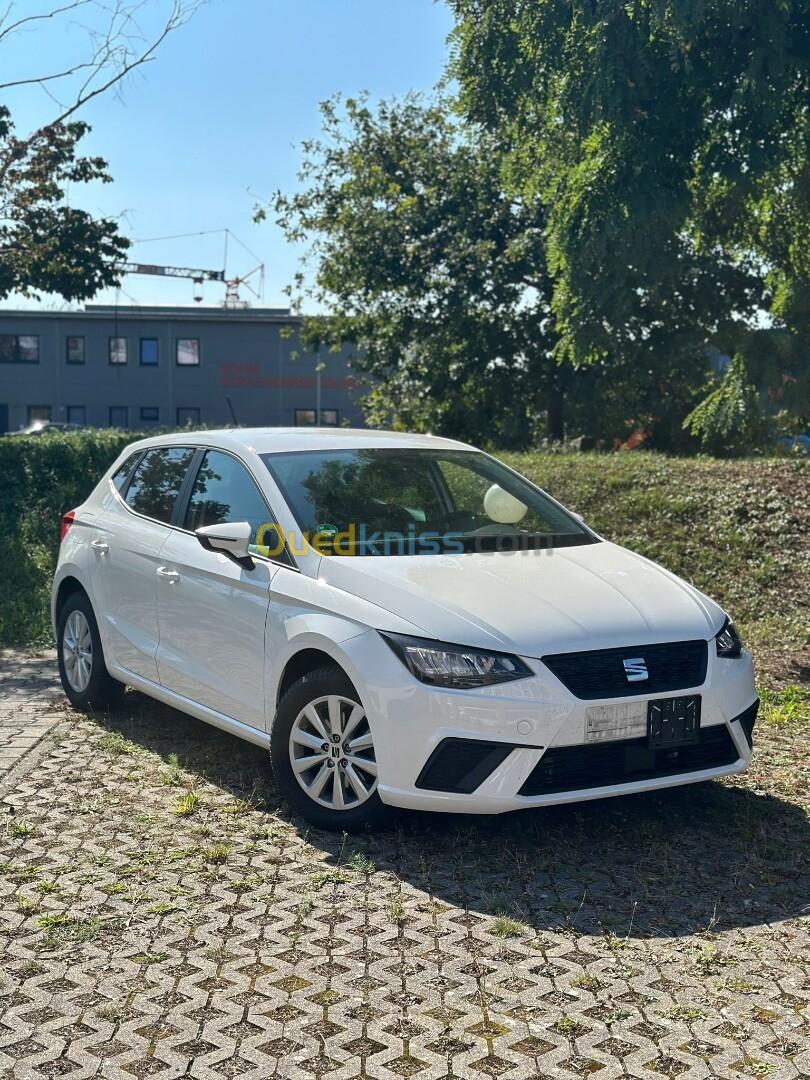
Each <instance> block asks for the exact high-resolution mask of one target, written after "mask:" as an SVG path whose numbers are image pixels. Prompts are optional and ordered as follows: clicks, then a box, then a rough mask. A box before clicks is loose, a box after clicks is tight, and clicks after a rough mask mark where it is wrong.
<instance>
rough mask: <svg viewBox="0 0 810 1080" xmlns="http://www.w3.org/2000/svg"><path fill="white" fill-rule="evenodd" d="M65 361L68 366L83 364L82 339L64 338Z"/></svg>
mask: <svg viewBox="0 0 810 1080" xmlns="http://www.w3.org/2000/svg"><path fill="white" fill-rule="evenodd" d="M65 359H66V360H67V362H68V363H69V364H83V363H84V338H83V337H69V338H65Z"/></svg>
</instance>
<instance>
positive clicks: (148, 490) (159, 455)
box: [125, 446, 194, 524]
mask: <svg viewBox="0 0 810 1080" xmlns="http://www.w3.org/2000/svg"><path fill="white" fill-rule="evenodd" d="M193 456H194V449H193V447H189V446H171V447H160V448H158V449H154V450H148V451H147V452H146V454H145V455H144V457H143V459H142V460H141V462H140V463H139V464H138V466H137V468H136V469H135V472H134V473H133V475H132V480H131V481H130V483H129V487H128V488H127V493H126V497H125V498H126V503H127V506H129V507H130V508H131V509H132V510H134V511H135V513H137V514H143V515H144V516H145V517H150V518H154V519H155V520H156V521H164V522H166V524H168V523H169V522H170V521H171V519H172V513H173V512H174V504H175V503H176V502H177V496H178V495H179V494H180V488H181V487H182V486H183V481H184V480H185V478H186V472H187V471H188V467H189V465H190V464H191V459H192V457H193Z"/></svg>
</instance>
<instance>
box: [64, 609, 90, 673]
mask: <svg viewBox="0 0 810 1080" xmlns="http://www.w3.org/2000/svg"><path fill="white" fill-rule="evenodd" d="M62 661H63V663H64V666H65V676H66V678H67V681H68V682H69V683H70V687H71V689H72V690H74V691H75V692H76V693H77V694H83V693H84V691H85V690H86V689H87V687H88V685H89V683H90V676H91V675H92V673H93V638H92V635H91V633H90V624H89V623H88V621H87V617H86V616H85V614H84V612H82V611H71V613H70V615H68V617H67V622H66V623H65V629H64V632H63V634H62Z"/></svg>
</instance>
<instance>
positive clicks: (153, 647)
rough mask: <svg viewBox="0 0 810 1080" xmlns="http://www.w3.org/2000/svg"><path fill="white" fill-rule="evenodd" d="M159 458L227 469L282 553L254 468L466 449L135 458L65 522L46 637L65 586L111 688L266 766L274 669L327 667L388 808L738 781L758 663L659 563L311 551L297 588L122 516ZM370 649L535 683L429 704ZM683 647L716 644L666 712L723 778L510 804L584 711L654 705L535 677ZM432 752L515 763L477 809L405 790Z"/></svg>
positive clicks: (572, 738)
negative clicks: (306, 456) (695, 702)
mask: <svg viewBox="0 0 810 1080" xmlns="http://www.w3.org/2000/svg"><path fill="white" fill-rule="evenodd" d="M154 446H193V447H204V448H217V449H221V450H223V451H226V452H228V453H231V454H233V455H235V456H236V457H237V458H238V459H239V460H240V461H241V462H242V463H243V464H244V465H245V467H246V468H247V470H248V471H249V472H250V474H251V475H252V477H253V479H254V481H255V483H256V485H257V486H258V488H259V489H260V491H261V492H262V494H263V496H264V497H265V499H266V501H267V503H268V505H269V507H270V508H271V510H272V512H273V514H274V515H275V518H276V520H277V521H278V523H279V525H280V526H281V527H282V528H283V529H284V530H285V532H289V533H294V532H296V531H297V529H298V525H297V522H296V520H295V517H294V515H293V513H292V511H291V509H290V507H289V506H288V505H287V503H286V502H285V500H284V498H283V497H282V493H281V491H280V490H279V489H278V487H277V485H276V483H275V481H274V479H273V477H272V475H271V474H270V472H269V471H268V469H267V468H266V467H265V465H264V463H263V461H262V460H261V457H260V456H259V455H261V454H267V453H279V452H288V451H290V452H293V451H297V450H311V449H318V450H320V449H341V448H351V449H354V448H358V447H402V448H419V447H422V448H439V447H441V448H446V449H454V450H471V449H472V448H470V447H466V446H465V445H464V444H462V443H457V442H454V441H452V440H446V439H437V438H434V437H431V436H418V435H401V434H394V433H388V432H368V431H350V430H345V429H339V430H328V431H324V430H318V429H300V428H297V429H233V430H224V431H207V432H196V433H188V434H186V433H183V434H182V435H177V434H175V435H164V436H158V437H156V438H152V439H147V440H143V441H141V442H139V443H134V444H133V445H132V446H130V447H129V448H128V449H127V450H126V451H125V453H124V454H122V455H121V457H120V458H119V459H118V461H116V462H115V463H114V464H113V466H112V467H111V469H110V470H109V471H108V473H107V474H106V475H105V477H104V478H102V480H101V481H100V483H99V484H98V486H97V487H96V489H95V490H94V492H93V493H92V495H91V496H90V497H89V498H88V500H87V501H86V502H85V503H84V504H82V505H81V506H80V507H77V508H76V510H75V521H74V524H73V526H72V527H71V529H70V531H69V532H68V535H67V537H66V539H65V541H64V542H63V544H62V546H61V550H60V557H59V563H58V567H57V570H56V575H55V578H54V585H53V601H52V603H53V618H54V626H56V621H57V604H58V599H59V596H60V595H61V594H60V587H61V586H62V585H63V583H64V582H65V581H66V579H72V580H74V581H76V582H78V583H79V584H80V585H81V587H82V588H83V589H84V590H85V591H86V592H87V594H88V596H89V598H90V601H91V603H92V605H93V608H94V611H95V612H96V615H97V621H98V624H99V632H100V634H101V639H102V643H103V647H104V652H105V657H106V661H107V667H108V669H109V671H110V674H112V675H113V676H114V677H115V678H117V679H119V680H121V681H123V682H126V683H127V684H129V685H132V686H134V687H136V688H137V689H139V690H141V691H143V692H144V693H147V694H149V695H151V696H153V697H155V698H157V699H158V700H161V701H163V702H166V703H167V704H170V705H173V706H175V707H176V708H179V709H182V710H184V711H186V712H188V713H189V714H191V715H193V716H196V717H198V718H199V719H201V720H205V721H207V722H209V723H212V724H214V725H216V726H218V727H221V728H223V729H225V730H229V731H231V732H233V733H235V734H237V735H239V736H241V737H243V738H246V739H248V740H250V741H252V742H255V743H257V744H259V745H263V746H267V745H269V740H270V731H271V728H272V725H273V720H274V717H275V712H276V705H277V700H278V687H279V684H280V681H281V679H282V677H283V673H284V670H285V667H286V665H287V664H288V663H289V662H290V661H291V660H292V659H293V658H294V657H295V656H296V655H297V654H299V653H300V652H302V651H303V650H305V649H317V650H320V651H321V652H324V653H327V654H328V655H329V656H331V657H332V658H333V659H334V660H335V662H337V663H338V664H339V665H340V666H341V667H342V668H343V669H344V670H345V671H346V673H347V674H348V675H349V677H350V679H351V680H352V682H353V683H354V686H355V688H356V690H357V692H358V695H359V697H360V700H361V702H362V704H363V706H364V707H365V710H366V713H367V715H368V718H369V723H370V726H371V728H372V732H373V736H374V744H375V750H376V755H377V763H378V767H379V786H378V790H379V794H380V797H381V799H382V800H383V802H386V803H390V804H392V805H397V806H407V807H413V808H422V809H428V810H447V811H457V812H466V813H497V812H503V811H507V810H512V809H516V808H523V807H527V806H536V805H543V804H552V803H558V802H570V801H576V800H581V799H592V798H599V797H602V796H605V795H615V794H621V793H623V792H627V791H643V790H648V789H650V788H660V787H666V786H672V785H677V784H684V783H690V782H693V781H695V780H703V779H706V778H709V777H712V776H721V775H727V774H730V773H735V772H740V771H742V770H743V769H744V768H745V767H746V766H747V764H748V761H749V760H750V755H751V751H750V746H749V744H748V741H747V739H746V737H745V735H744V734H743V732H742V729H741V726H740V724H739V723H738V722H736V720H735V718H736V717H739V716H740V714H742V713H743V712H745V710H746V709H748V708H749V707H751V706H752V704H753V703H754V702H755V701H756V690H755V685H754V677H753V666H752V661H751V657H750V655H749V654H748V653H746V652H743V654H742V655H741V656H740V657H739V658H735V659H725V658H719V657H718V656H717V655H716V654H715V650H714V648H713V639H714V637H715V635H716V634H717V633H718V632H719V631H720V630H721V628H722V626H723V624H724V622H725V620H726V616H725V614H724V612H723V611H722V609H721V608H720V607H719V606H718V605H717V604H715V603H714V602H713V601H712V600H710V599H709V598H708V597H706V596H704V595H703V594H702V593H701V592H700V591H699V590H697V589H695V588H694V587H692V586H691V585H689V584H688V583H686V582H684V581H682V580H680V579H679V578H677V577H676V576H675V575H673V574H671V573H669V572H668V571H666V570H665V569H663V568H661V567H659V566H657V565H656V564H654V563H653V562H651V561H649V560H647V559H645V558H642V557H641V556H639V555H636V554H634V553H633V552H630V551H628V550H626V549H624V548H621V547H619V546H617V545H615V544H612V543H610V542H607V541H602V542H599V543H593V544H589V545H586V546H582V547H564V548H555V549H552V550H550V551H547V550H531V551H527V552H520V553H513V554H510V553H496V552H480V553H469V554H459V555H449V554H445V555H420V556H417V557H397V556H389V557H379V558H370V557H365V558H340V557H329V556H323V555H321V554H319V553H318V552H317V551H316V550H314V549H313V548H311V547H309V546H308V545H307V544H305V543H304V544H302V545H301V546H300V547H299V548H297V549H296V550H295V567H294V568H293V567H290V566H288V565H282V564H281V563H280V562H278V561H274V560H270V559H261V558H257V559H256V561H255V566H254V568H253V569H252V570H248V569H246V568H244V567H240V566H237V565H236V564H235V563H234V562H233V561H232V560H230V559H228V558H226V557H225V556H224V555H222V554H219V553H217V552H214V551H208V550H205V549H204V548H203V547H202V546H201V545H200V543H199V542H198V540H197V538H196V537H195V536H194V534H193V533H190V532H187V531H185V530H183V529H181V528H178V527H175V526H170V525H167V524H163V523H159V522H155V521H153V520H151V519H147V518H144V517H142V516H140V515H138V514H136V513H134V512H133V511H132V510H130V509H129V508H128V507H127V506H126V505H125V503H124V502H123V501H122V500H121V498H120V496H119V495H118V493H117V491H115V489H114V488H113V485H112V484H111V482H110V477H111V476H112V475H113V474H114V473H115V471H116V469H117V468H118V467H119V466H120V464H121V463H122V462H123V461H124V459H125V458H126V457H127V455H129V454H131V453H132V452H133V451H134V450H138V449H146V448H151V447H154ZM380 632H388V633H398V634H407V635H412V636H416V637H421V638H430V639H435V640H438V641H442V642H447V643H454V644H459V645H464V646H467V647H476V648H480V649H491V650H497V651H502V652H508V653H513V654H516V655H517V656H519V657H521V658H522V660H523V661H524V663H525V664H526V665H528V667H529V669H530V670H531V672H532V675H531V677H529V678H523V679H520V680H518V681H515V682H512V683H506V684H502V685H497V686H488V687H481V688H479V689H475V690H455V689H442V688H437V687H433V686H428V685H425V684H424V683H422V682H420V681H419V680H417V679H416V678H415V677H414V676H413V675H412V674H411V673H410V672H409V671H408V670H407V668H406V667H405V665H404V664H403V662H402V661H401V660H400V659H399V657H398V656H396V655H395V653H394V652H393V651H392V649H391V648H390V647H389V645H388V644H387V643H386V641H385V640H384V639H383V637H382V636H381V633H380ZM693 639H702V640H705V641H706V642H708V644H709V649H708V668H707V673H706V678H705V681H704V682H703V683H702V684H701V685H700V686H696V687H693V688H685V689H678V690H677V691H676V692H675V693H677V694H678V695H686V694H690V693H699V694H700V695H701V697H702V720H701V727H702V728H705V729H709V728H719V727H720V726H721V725H722V726H724V727H725V728H726V729H727V730H728V732H729V735H730V737H731V739H732V741H733V744H734V746H735V747H736V749H737V751H738V757H737V759H736V760H735V761H733V762H731V763H730V764H726V765H723V766H721V767H715V768H712V769H698V770H696V771H693V772H688V773H677V774H674V775H666V776H659V777H655V778H653V779H643V780H635V781H633V782H630V783H621V784H613V785H608V786H598V785H597V786H593V785H592V786H589V787H587V788H583V789H579V790H566V791H563V792H556V793H550V794H543V795H538V796H523V795H520V794H518V792H519V790H520V788H521V786H522V784H523V783H524V781H525V780H526V779H527V777H528V776H529V774H530V773H531V772H532V769H533V768H534V767H535V765H537V763H538V762H539V761H540V760H541V759H542V758H543V755H544V753H545V752H546V751H547V750H548V749H549V748H555V747H565V746H578V745H583V744H584V743H585V740H586V730H587V729H588V724H589V720H588V716H589V712H588V711H589V710H590V709H593V708H595V707H597V706H602V705H604V706H607V707H608V708H609V709H613V708H617V707H620V706H622V705H627V704H637V703H638V702H639V701H640V700H641V701H642V702H643V703H646V700H647V699H646V698H643V699H639V697H638V696H631V695H629V694H628V695H627V696H626V697H611V698H608V699H604V700H602V699H599V700H590V699H589V700H583V699H580V698H578V697H576V696H575V695H574V694H573V693H572V692H571V691H569V690H568V689H567V688H566V686H565V685H564V684H563V683H562V682H561V681H560V680H559V679H558V678H557V677H556V676H555V675H554V674H553V673H552V672H551V671H550V670H549V669H548V668H547V667H546V666H545V665H544V664H543V662H542V660H541V657H543V656H544V655H547V654H550V653H565V652H578V651H581V650H599V649H608V648H614V647H627V648H628V649H630V652H629V653H628V655H630V656H634V655H635V652H633V649H635V648H637V647H642V648H643V647H644V646H645V645H648V644H652V643H673V642H679V641H688V640H693ZM671 696H673V692H672V691H670V693H669V694H667V693H665V692H664V693H660V694H657V695H656V694H651V695H650V699H651V700H654V699H655V698H656V697H659V698H667V697H671ZM592 715H593V714H591V716H592ZM611 715H612V714H611ZM617 715H619V716H622V715H624V714H623V713H618V714H617ZM445 738H462V739H486V740H488V741H490V742H495V743H506V744H509V745H510V746H512V747H513V749H512V750H511V752H509V753H508V755H507V756H506V757H505V759H504V760H503V761H502V762H501V763H500V764H499V765H498V766H497V767H496V768H495V769H494V770H493V771H492V772H491V773H490V774H489V775H488V776H487V777H486V779H485V780H484V781H483V782H482V783H481V785H480V786H479V787H478V788H477V789H476V790H475V791H474V792H473V793H470V794H459V793H453V792H443V791H434V790H425V789H423V788H418V787H417V786H416V781H417V778H418V776H419V773H420V771H421V770H422V769H423V767H424V766H425V763H426V761H427V759H428V758H429V757H430V754H431V753H432V752H433V750H434V749H436V747H438V746H439V744H440V743H441V741H442V740H443V739H445Z"/></svg>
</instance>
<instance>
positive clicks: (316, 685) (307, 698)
mask: <svg viewBox="0 0 810 1080" xmlns="http://www.w3.org/2000/svg"><path fill="white" fill-rule="evenodd" d="M333 696H337V697H348V698H349V699H350V700H351V701H354V702H355V703H356V704H357V705H358V706H359V707H360V708H361V709H363V712H364V713H365V706H364V705H363V703H362V700H361V698H360V694H359V693H358V691H357V689H356V688H355V686H354V684H353V683H352V681H351V679H350V678H349V676H348V675H347V674H346V672H345V671H344V670H343V669H342V668H341V667H340V665H339V664H338V663H336V662H335V661H334V660H332V659H331V658H330V663H329V664H328V665H327V666H325V667H320V668H317V669H315V670H314V671H310V672H307V673H306V674H305V675H303V676H302V677H301V678H299V679H298V680H297V681H296V682H294V683H293V684H292V685H291V686H289V687H288V689H287V690H286V692H285V694H284V696H283V697H282V699H281V701H280V702H279V706H278V709H277V712H276V716H275V720H274V723H273V728H272V731H271V736H270V757H271V761H272V765H273V774H274V776H275V779H276V782H277V783H278V785H279V788H280V789H281V792H282V794H283V795H284V797H285V799H286V800H287V802H288V803H289V804H290V806H292V807H293V808H294V809H295V810H297V811H298V812H299V813H300V814H301V815H302V816H303V817H305V818H306V819H307V820H308V821H310V822H311V823H312V824H313V825H316V826H318V827H320V828H324V829H329V830H334V831H341V832H358V831H361V830H363V829H369V828H379V827H381V826H382V825H384V824H386V823H387V822H388V821H389V820H390V818H391V816H392V811H391V810H390V808H389V807H387V806H386V805H385V804H384V803H383V802H382V800H381V799H380V796H379V792H378V791H377V790H376V787H375V789H374V791H373V793H372V794H371V795H370V796H369V797H367V798H366V800H365V801H364V802H362V803H361V804H360V805H355V806H351V807H347V808H340V809H337V808H334V809H330V808H328V807H326V806H324V805H322V804H321V803H320V802H316V801H314V800H313V799H311V798H310V797H309V795H308V794H307V793H306V791H305V790H304V788H303V787H302V786H301V784H300V783H299V781H298V779H297V777H296V775H295V773H294V771H293V762H292V760H291V759H292V750H291V741H292V740H291V734H292V732H293V728H294V726H295V724H296V722H297V720H298V719H299V717H300V714H301V713H302V712H303V710H304V709H305V708H306V707H307V706H308V705H309V704H310V703H311V702H316V701H318V700H320V699H323V698H326V697H333ZM365 721H366V723H367V724H368V730H370V727H371V726H370V724H369V723H368V718H367V716H366V717H365ZM347 730H348V725H347ZM372 738H373V735H372ZM347 745H349V744H348V743H347ZM346 752H347V753H348V751H346ZM371 753H372V756H373V746H372V749H371ZM335 783H337V781H335ZM347 790H348V788H347Z"/></svg>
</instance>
